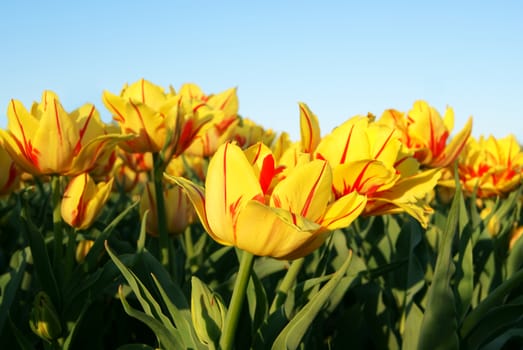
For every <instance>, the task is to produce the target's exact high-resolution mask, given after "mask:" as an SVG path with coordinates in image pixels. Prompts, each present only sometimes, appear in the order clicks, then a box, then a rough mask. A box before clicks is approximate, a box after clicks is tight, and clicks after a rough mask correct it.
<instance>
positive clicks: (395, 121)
mask: <svg viewBox="0 0 523 350" xmlns="http://www.w3.org/2000/svg"><path fill="white" fill-rule="evenodd" d="M379 122H380V123H384V124H387V125H389V126H393V127H395V128H397V130H398V131H399V132H400V133H399V134H400V138H401V140H402V142H403V143H404V144H405V145H406V146H407V147H408V148H409V149H410V150H412V151H414V157H415V158H416V159H418V161H419V162H420V163H421V164H422V165H424V166H427V167H431V168H436V167H446V166H448V165H449V164H450V163H452V162H453V161H454V160H456V158H457V157H458V156H459V154H460V152H461V150H462V149H463V147H464V146H465V144H466V142H467V139H468V138H469V136H470V134H471V132H472V118H469V119H468V121H467V123H466V124H465V126H464V127H463V129H462V130H461V131H460V132H458V133H457V134H456V135H455V136H454V137H453V138H452V139H450V133H451V132H452V130H453V129H454V110H453V109H452V108H450V107H447V109H446V110H445V114H444V115H443V117H441V115H440V114H439V112H438V111H437V110H436V109H435V108H434V107H431V106H430V105H429V104H428V103H427V102H425V101H416V102H415V103H414V106H413V107H412V109H411V110H410V111H409V112H408V113H407V114H406V115H405V114H404V113H402V112H399V111H396V110H393V109H390V110H387V111H385V112H384V113H383V115H382V116H381V118H380V121H379Z"/></svg>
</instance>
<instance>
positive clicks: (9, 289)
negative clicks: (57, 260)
mask: <svg viewBox="0 0 523 350" xmlns="http://www.w3.org/2000/svg"><path fill="white" fill-rule="evenodd" d="M16 257H17V260H18V266H16V268H15V269H13V270H12V271H9V272H7V273H5V274H3V275H2V276H0V334H1V333H2V331H3V329H4V325H5V322H6V320H7V317H8V315H9V309H10V308H11V304H12V303H13V301H14V299H15V296H16V293H17V292H18V288H19V287H20V283H21V282H22V277H23V275H24V273H25V267H26V264H27V262H26V254H25V251H24V250H21V251H20V253H19V254H17V256H16Z"/></svg>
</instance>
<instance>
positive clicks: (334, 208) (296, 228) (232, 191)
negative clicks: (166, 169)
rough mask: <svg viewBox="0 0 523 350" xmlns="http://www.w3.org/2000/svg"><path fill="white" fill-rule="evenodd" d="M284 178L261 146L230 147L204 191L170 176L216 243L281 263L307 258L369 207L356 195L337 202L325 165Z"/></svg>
mask: <svg viewBox="0 0 523 350" xmlns="http://www.w3.org/2000/svg"><path fill="white" fill-rule="evenodd" d="M280 175H281V169H280V168H279V167H277V166H275V164H274V157H273V156H272V153H271V152H270V150H269V148H268V147H266V146H264V145H263V144H261V143H258V144H256V145H254V146H253V147H252V148H250V149H248V150H247V151H245V152H243V151H242V150H241V148H240V147H239V146H237V145H235V144H230V143H226V144H224V145H222V146H220V147H219V148H218V150H217V152H216V153H215V155H214V157H213V158H212V159H211V161H210V163H209V168H208V171H207V177H206V181H205V188H202V187H200V186H198V185H197V184H194V183H193V182H191V181H189V180H187V179H184V178H180V177H178V178H174V177H169V176H167V178H168V179H170V180H171V181H173V182H176V183H178V184H179V185H180V186H182V187H183V188H184V189H185V190H186V191H187V194H188V195H189V198H190V199H191V201H192V203H193V205H194V207H195V209H196V212H197V214H198V216H199V218H200V220H201V222H202V224H203V226H204V227H205V229H206V231H207V232H208V233H209V235H210V236H211V237H212V238H213V239H214V240H216V241H217V242H219V243H221V244H224V245H234V246H236V247H238V248H241V249H243V250H245V251H248V252H250V253H252V254H255V255H258V256H272V257H274V258H278V259H296V258H299V257H302V256H305V255H307V254H309V253H310V252H312V251H313V250H314V249H316V248H317V247H319V246H320V245H321V244H322V243H323V242H324V241H325V239H326V237H327V236H328V233H329V231H330V230H334V229H337V228H341V227H346V226H348V225H350V223H351V222H352V221H353V220H354V219H356V217H358V215H359V214H360V213H361V212H362V210H363V208H364V207H365V202H366V199H365V196H361V195H359V194H358V193H355V192H354V193H351V194H349V195H348V196H344V197H341V198H339V199H338V200H334V198H333V196H332V192H331V186H332V172H331V168H330V166H329V164H328V163H327V162H326V161H323V160H313V161H310V162H308V163H303V164H300V165H298V166H296V167H295V168H293V169H292V170H290V171H289V172H288V173H287V174H286V177H282V176H280Z"/></svg>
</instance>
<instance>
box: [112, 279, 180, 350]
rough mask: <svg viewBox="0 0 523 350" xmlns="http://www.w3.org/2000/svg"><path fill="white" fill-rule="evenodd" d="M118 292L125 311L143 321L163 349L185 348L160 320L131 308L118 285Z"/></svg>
mask: <svg viewBox="0 0 523 350" xmlns="http://www.w3.org/2000/svg"><path fill="white" fill-rule="evenodd" d="M118 294H119V295H120V300H121V302H122V305H123V307H124V310H125V312H126V313H127V314H128V315H129V316H131V317H134V318H136V319H137V320H139V321H141V322H143V323H144V324H146V325H147V326H148V327H149V328H150V329H151V330H152V331H153V332H154V334H155V335H156V337H158V340H159V342H160V345H161V346H162V347H163V348H164V349H185V348H186V346H185V344H183V342H182V341H181V340H180V337H179V335H177V334H176V333H174V332H172V330H171V329H169V328H168V327H166V326H165V325H164V324H163V323H162V322H160V321H158V320H157V319H155V318H154V317H152V316H150V315H148V314H145V313H143V312H141V311H138V310H135V309H133V308H132V307H131V306H130V305H129V303H128V302H127V300H126V299H125V296H124V294H123V291H122V288H121V287H120V289H119V291H118Z"/></svg>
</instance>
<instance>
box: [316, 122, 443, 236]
mask: <svg viewBox="0 0 523 350" xmlns="http://www.w3.org/2000/svg"><path fill="white" fill-rule="evenodd" d="M397 133H398V131H397V129H394V128H391V127H389V126H387V125H384V124H380V123H376V122H373V121H372V118H369V117H362V116H356V117H353V118H351V119H349V120H347V121H346V122H345V123H343V124H342V125H340V126H338V127H336V128H335V129H334V130H333V131H332V132H331V133H330V134H328V135H326V136H325V137H324V138H323V139H322V140H321V141H320V143H319V145H318V147H317V148H316V151H315V157H316V158H319V159H325V160H327V161H328V162H329V163H330V164H331V166H332V168H333V178H334V180H333V191H334V193H335V196H336V197H337V198H339V197H341V196H346V195H347V194H349V193H359V194H360V195H364V196H366V197H367V199H368V201H367V205H366V208H365V211H364V214H365V215H380V214H391V213H400V212H406V213H408V214H410V215H412V216H413V217H414V218H416V219H417V220H418V221H419V222H420V223H421V224H422V226H424V227H426V226H427V225H428V216H429V214H430V213H431V212H432V210H431V208H430V207H428V205H427V204H426V203H425V200H424V199H425V197H426V196H427V194H429V193H430V192H431V191H432V190H433V189H434V187H435V186H436V183H437V180H438V179H439V177H440V170H439V169H431V170H427V171H422V172H420V171H419V163H418V162H417V161H416V159H415V158H413V157H412V156H411V154H410V153H409V152H408V150H406V149H405V147H404V146H403V145H402V143H401V141H400V140H399V137H398V134H397Z"/></svg>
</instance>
